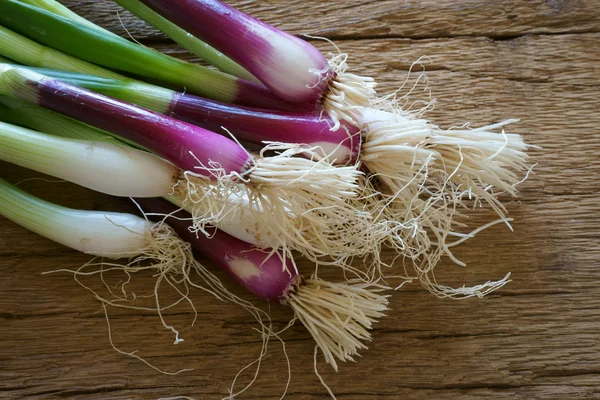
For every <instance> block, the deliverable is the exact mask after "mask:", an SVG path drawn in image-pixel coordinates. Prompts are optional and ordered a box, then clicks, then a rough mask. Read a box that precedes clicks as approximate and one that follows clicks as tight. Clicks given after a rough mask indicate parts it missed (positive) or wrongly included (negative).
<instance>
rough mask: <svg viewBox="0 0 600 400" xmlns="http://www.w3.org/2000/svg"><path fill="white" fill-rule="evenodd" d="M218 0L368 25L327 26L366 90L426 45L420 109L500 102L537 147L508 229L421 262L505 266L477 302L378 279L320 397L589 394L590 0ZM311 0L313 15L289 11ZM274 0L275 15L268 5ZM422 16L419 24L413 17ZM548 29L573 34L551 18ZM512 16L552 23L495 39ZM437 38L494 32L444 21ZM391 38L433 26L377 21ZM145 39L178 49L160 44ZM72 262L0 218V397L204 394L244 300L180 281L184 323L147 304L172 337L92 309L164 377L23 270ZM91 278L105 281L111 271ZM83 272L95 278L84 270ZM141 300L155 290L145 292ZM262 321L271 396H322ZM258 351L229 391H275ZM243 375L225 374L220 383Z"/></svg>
mask: <svg viewBox="0 0 600 400" xmlns="http://www.w3.org/2000/svg"><path fill="white" fill-rule="evenodd" d="M66 3H68V4H75V3H80V5H79V6H78V7H76V8H75V9H77V10H78V11H82V13H83V14H84V15H86V16H88V17H91V18H92V19H95V20H97V21H100V22H101V23H102V24H105V25H106V26H109V27H110V28H111V29H113V30H115V31H117V32H120V33H122V34H124V31H119V30H118V29H117V27H118V23H117V22H115V21H116V19H115V17H114V13H113V11H111V10H116V8H115V7H114V5H112V3H110V2H100V1H91V0H87V1H77V2H76V1H75V0H69V1H68V2H66ZM234 4H237V5H241V7H242V8H243V9H245V10H248V11H251V12H253V13H256V14H257V15H258V16H260V17H261V18H264V19H265V20H267V21H269V22H277V23H280V24H281V26H284V27H285V28H286V29H290V30H291V31H292V32H294V33H297V34H299V33H303V32H306V29H307V27H308V26H310V33H318V34H325V35H327V36H329V37H333V38H351V37H352V38H359V37H364V38H367V37H385V38H382V39H378V40H342V41H340V43H339V44H340V47H341V48H342V50H343V51H347V52H348V53H351V54H352V55H353V56H354V58H353V60H361V61H360V62H358V61H357V62H353V63H352V64H351V65H352V66H353V67H355V68H356V70H357V71H358V72H360V73H365V74H371V75H373V76H376V77H377V79H378V81H380V91H381V92H382V93H387V92H389V91H391V90H394V89H395V88H396V87H397V86H398V82H402V81H403V80H404V79H405V76H406V70H407V69H408V68H409V66H410V65H411V64H412V63H413V62H414V61H415V60H417V59H418V58H419V57H421V56H428V57H429V59H430V61H428V63H427V65H426V67H427V70H428V71H429V85H430V88H431V90H432V92H433V95H434V97H435V98H436V99H437V104H436V108H435V110H433V111H432V112H431V113H429V114H428V117H429V118H431V119H432V120H433V121H435V122H436V123H437V124H439V125H440V126H442V127H449V126H453V125H459V124H462V123H464V122H465V121H471V122H473V124H474V125H478V124H487V123H491V122H495V121H498V120H501V119H505V118H510V117H516V118H520V119H521V122H519V123H518V124H515V125H514V126H513V127H512V128H511V129H512V130H513V131H514V132H517V133H520V134H522V135H524V136H525V137H526V139H527V140H528V141H530V142H532V143H535V144H537V145H541V146H542V147H543V149H542V150H540V151H536V152H534V153H533V160H532V161H533V162H537V163H539V164H538V166H537V167H536V169H535V172H536V175H535V176H533V177H532V178H531V179H530V180H529V181H527V182H526V183H525V184H524V185H523V186H522V188H521V196H520V198H519V199H517V201H515V202H514V203H512V204H510V205H509V210H510V213H511V216H512V217H514V218H515V222H514V223H513V227H514V230H515V231H514V233H513V232H510V231H509V230H508V229H506V228H505V227H503V226H495V227H493V228H491V229H489V230H487V231H484V232H482V233H480V234H479V235H478V236H477V237H476V238H474V239H472V240H470V241H468V242H467V243H466V244H465V245H464V246H459V248H457V249H456V255H457V256H458V257H459V258H460V259H462V260H463V261H465V262H466V263H467V264H468V267H467V268H464V269H463V268H460V267H457V266H455V265H453V264H451V263H450V262H448V261H447V260H446V261H444V262H443V263H442V264H441V265H440V266H439V267H438V269H437V272H436V276H437V277H438V279H439V281H440V282H443V283H444V284H451V285H462V284H475V283H479V282H482V281H486V280H488V279H498V278H500V277H502V276H504V275H505V274H506V273H508V272H512V279H513V281H512V282H511V283H510V284H509V285H507V286H506V287H504V288H503V289H502V290H501V291H499V292H497V293H496V294H493V295H491V296H489V297H487V298H485V299H482V300H479V299H471V300H467V301H450V300H439V299H436V298H435V297H433V296H431V295H430V294H428V293H426V292H425V291H424V290H423V289H422V288H420V287H419V285H418V284H416V283H413V284H411V285H406V286H404V287H403V288H402V289H400V290H399V291H397V292H395V293H394V296H393V298H392V300H391V308H392V310H391V311H390V312H389V316H388V317H387V318H385V319H383V320H382V321H381V322H380V323H379V324H377V326H376V329H375V330H374V341H373V342H372V343H371V344H370V349H369V350H368V351H365V352H363V357H361V358H360V359H359V361H358V362H357V363H356V364H344V365H343V366H342V367H341V371H340V372H339V373H337V374H336V373H334V372H333V371H331V370H330V369H329V368H328V367H327V366H326V365H323V363H322V362H321V363H320V364H319V371H320V373H321V374H322V375H323V377H324V379H325V380H326V382H327V383H328V384H329V385H330V386H331V388H332V390H333V391H334V392H335V393H336V395H337V396H338V398H339V399H381V398H392V399H396V398H403V399H423V398H435V399H484V398H494V399H565V398H600V386H599V385H598V378H599V375H600V348H599V346H600V345H599V344H598V343H600V341H599V339H600V337H599V334H598V329H597V321H598V318H599V315H598V310H599V309H600V307H599V304H598V300H597V299H599V298H600V296H599V294H600V293H599V290H600V289H599V288H598V285H597V282H598V280H599V278H600V268H599V267H600V262H599V261H598V260H600V246H599V245H598V239H599V236H600V204H599V202H598V192H599V191H600V183H599V182H600V181H599V180H598V179H597V177H598V176H599V173H600V161H598V157H597V153H598V150H599V149H600V136H599V135H598V133H597V132H598V128H597V127H598V126H600V112H599V111H600V107H599V103H598V98H599V97H600V86H599V85H598V82H600V80H599V79H600V54H599V52H600V43H599V42H600V35H599V34H598V33H593V32H597V31H598V29H597V28H598V14H597V13H595V5H594V4H593V2H591V1H547V2H542V1H533V2H524V1H520V0H515V1H512V2H484V1H483V0H479V1H462V2H460V4H458V3H456V2H429V1H420V2H416V1H406V2H401V3H400V2H397V1H385V0H383V1H379V2H358V1H351V2H342V1H334V2H316V1H312V0H308V1H304V2H300V1H286V2H283V1H281V0H266V1H262V2H258V1H239V2H236V3H234ZM283 4H285V7H281V5H283ZM344 5H345V6H346V8H344ZM313 7H314V9H318V10H319V13H317V14H309V13H307V12H306V10H307V9H312V8H313ZM282 9H283V10H285V12H283V11H278V10H282ZM510 15H512V16H513V17H514V18H509V16H510ZM424 16H427V18H428V20H427V21H433V22H431V24H426V23H425V19H424ZM122 18H123V21H124V22H125V23H126V24H127V26H128V28H130V29H129V30H130V32H132V34H133V36H134V37H137V38H150V39H151V40H156V41H162V37H161V36H159V35H156V34H155V33H154V32H153V31H152V30H148V29H147V28H144V27H142V26H141V25H130V23H131V21H132V20H131V19H129V18H128V17H127V16H126V15H122ZM109 20H110V21H109ZM348 21H351V22H352V24H350V23H348ZM328 26H334V28H329V27H328ZM565 32H592V33H587V34H583V33H578V34H557V33H565ZM532 33H552V35H528V36H522V37H517V38H514V39H509V40H507V37H510V36H519V35H522V34H532ZM457 35H466V36H478V35H483V36H488V37H495V38H503V39H505V40H492V39H490V38H482V37H452V36H457ZM401 36H405V37H414V38H427V37H431V36H434V37H435V38H431V39H419V40H409V39H392V38H391V37H401ZM443 36H451V37H443ZM316 43H317V45H318V46H319V47H320V48H322V49H324V50H330V47H328V45H325V44H323V43H320V42H316ZM155 45H156V47H157V48H159V49H160V50H162V51H166V52H169V53H171V54H174V55H177V56H181V57H188V55H186V54H185V53H184V52H182V51H181V50H178V49H177V48H176V47H174V46H171V45H166V44H160V43H158V44H157V43H155ZM415 77H416V74H412V75H411V79H413V80H414V79H415ZM415 98H422V95H421V97H419V96H417V97H415ZM0 175H1V176H2V177H3V178H5V177H6V178H8V179H10V180H11V182H20V181H23V180H25V179H29V178H32V177H39V176H40V175H38V174H34V173H31V172H27V171H24V170H23V169H21V168H17V167H14V166H10V165H8V164H5V163H0ZM21 186H22V187H23V188H25V189H27V190H30V191H32V192H34V193H36V194H38V195H40V196H42V197H44V198H47V199H49V200H52V201H56V202H59V203H61V204H64V205H67V206H72V207H81V208H87V209H106V210H131V207H130V206H128V205H127V204H125V203H123V202H122V201H120V200H117V199H113V198H110V197H109V196H104V195H99V194H96V193H92V192H90V191H88V190H85V189H82V188H77V187H75V186H73V185H70V184H68V183H53V184H50V183H48V182H43V181H37V180H29V181H26V182H23V183H21ZM492 218H493V216H491V215H490V213H489V212H488V211H487V210H478V211H477V212H474V213H473V214H472V217H471V218H470V219H471V222H470V223H471V225H472V226H477V225H478V224H480V223H483V222H486V221H490V220H491V219H492ZM386 257H391V254H389V253H386ZM87 260H89V258H88V257H87V256H85V255H82V254H77V253H75V252H73V251H71V250H68V249H65V248H63V247H62V246H59V245H56V244H54V243H51V242H50V241H47V240H45V239H42V238H39V237H38V236H36V235H34V234H32V233H29V232H26V231H25V230H23V229H21V228H19V227H17V226H16V225H14V224H12V223H10V222H8V221H6V220H5V219H2V218H0V274H1V276H2V277H3V279H2V280H0V327H1V328H0V397H1V398H7V399H59V398H65V397H67V398H69V399H86V400H87V399H104V398H111V399H147V398H159V397H169V396H178V395H182V396H190V397H192V398H196V399H202V398H207V399H212V398H222V397H223V396H226V394H227V393H228V390H229V385H230V384H231V382H232V380H233V378H234V376H235V375H236V374H237V372H238V371H239V370H240V369H241V368H242V367H243V366H244V365H246V364H247V363H249V362H251V361H252V360H254V359H255V358H256V356H257V355H258V354H259V352H260V338H259V336H258V334H257V333H256V332H254V331H252V330H251V328H252V327H253V326H255V325H254V324H253V323H252V322H251V321H249V319H248V314H247V313H246V312H245V311H243V310H240V309H239V308H237V307H235V306H233V305H230V304H224V303H221V302H219V301H217V300H215V299H213V298H211V297H209V296H207V295H206V294H203V293H201V292H199V291H193V292H192V293H191V297H192V299H193V300H194V302H195V304H196V306H197V308H198V312H199V314H198V321H197V322H196V324H195V325H194V326H193V327H192V326H190V324H191V322H192V319H193V313H192V310H191V307H190V306H189V305H188V304H181V305H179V306H177V307H176V308H175V309H173V310H171V311H169V312H166V313H165V318H166V320H167V321H168V322H169V323H170V324H173V325H174V326H176V327H178V328H180V329H181V333H182V336H183V337H184V339H185V341H184V342H183V343H181V344H179V345H177V346H174V345H172V342H173V335H172V333H170V332H169V331H167V330H166V329H164V327H162V325H161V323H160V321H159V319H158V318H157V317H156V315H155V314H154V313H152V312H140V311H133V310H115V309H110V316H111V326H112V328H113V330H112V332H113V334H114V336H113V339H114V341H115V344H116V345H117V346H118V347H119V348H121V349H123V350H125V351H133V350H139V351H140V353H139V354H140V355H141V356H143V357H145V358H146V359H148V360H149V361H151V362H152V363H153V364H156V365H157V366H159V367H161V368H165V369H168V370H169V371H175V370H177V369H179V368H186V367H190V368H195V371H193V372H188V373H183V374H181V375H177V376H172V377H170V376H164V375H160V374H158V373H157V372H155V371H153V370H151V369H150V368H148V367H147V366H146V365H144V364H142V363H141V362H140V361H138V360H135V359H132V358H129V357H126V356H123V355H119V354H118V353H116V352H114V351H113V350H112V349H111V348H110V344H109V343H108V337H107V330H106V328H107V326H106V321H105V317H104V314H103V311H102V308H101V307H100V304H99V302H98V301H96V300H95V299H94V297H93V296H92V295H91V294H90V293H89V292H87V291H85V290H84V289H82V288H81V287H79V286H78V285H77V284H76V283H75V282H74V281H73V278H72V276H70V275H68V274H52V275H42V273H43V272H45V271H49V270H53V269H58V268H77V267H79V266H80V265H82V264H83V263H85V262H86V261H87ZM302 267H303V268H307V269H308V268H310V265H307V264H304V265H302ZM215 273H216V274H218V275H219V276H221V277H223V275H222V274H220V273H219V272H218V271H216V272H215ZM331 276H332V278H333V276H334V275H333V274H332V275H331ZM135 278H136V279H135V280H134V283H132V286H131V289H132V290H134V291H135V292H136V293H137V294H138V295H141V294H143V293H148V292H149V288H150V290H151V288H152V287H153V282H154V278H153V277H151V276H149V275H139V276H136V277H135ZM223 278H224V277H223ZM107 279H108V281H109V282H110V283H111V284H116V283H117V282H118V281H119V279H120V277H116V276H108V277H107ZM85 282H86V283H89V284H93V285H94V286H93V287H95V288H100V286H99V285H98V281H97V279H86V281H85ZM391 283H394V282H391ZM228 285H229V286H228V287H230V288H231V290H232V291H233V292H234V293H236V294H238V295H240V296H243V297H244V298H247V299H250V300H253V301H255V302H256V304H260V305H263V306H264V303H263V302H261V301H258V300H256V299H252V297H251V296H249V295H247V294H245V293H244V292H243V291H242V290H241V289H240V288H237V287H235V286H234V285H232V284H228ZM161 298H163V299H164V300H165V301H168V300H169V299H173V298H174V297H173V293H171V292H168V291H161ZM143 304H150V303H143ZM271 310H272V318H273V320H274V323H275V325H276V326H283V325H284V324H285V323H286V322H287V320H288V319H289V318H290V317H291V314H290V310H289V309H288V308H287V307H285V306H282V305H278V304H272V305H271ZM282 337H283V338H284V339H285V340H286V350H287V352H288V355H289V356H290V360H291V366H292V369H293V376H292V380H291V384H290V389H289V391H288V396H287V397H286V398H289V399H306V398H315V397H323V398H326V391H325V389H323V388H322V386H321V385H320V382H319V380H318V379H317V378H316V377H315V376H314V371H313V369H312V368H313V367H312V360H313V353H312V351H313V342H312V339H311V338H310V336H309V335H308V333H307V332H306V331H305V330H304V329H303V328H302V327H301V326H298V325H296V326H294V327H293V328H292V329H290V330H289V331H287V332H285V333H284V334H283V335H282ZM269 349H270V351H269V354H268V355H267V358H266V360H265V363H264V364H263V371H262V373H261V374H260V375H259V377H258V379H257V381H256V383H255V385H254V386H253V388H251V389H250V390H249V391H248V392H247V393H244V395H242V396H241V397H240V398H247V399H259V398H263V399H264V398H269V399H271V398H278V397H279V396H280V395H281V394H282V392H283V390H284V387H285V382H286V379H287V364H286V361H285V357H284V356H283V353H282V351H281V346H280V344H279V343H277V342H272V343H270V345H269ZM248 381H249V374H245V375H244V376H243V377H242V379H241V381H240V382H241V383H247V382H248ZM239 387H240V386H238V388H239Z"/></svg>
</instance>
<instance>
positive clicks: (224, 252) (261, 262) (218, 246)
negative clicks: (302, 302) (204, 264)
mask: <svg viewBox="0 0 600 400" xmlns="http://www.w3.org/2000/svg"><path fill="white" fill-rule="evenodd" d="M135 201H136V203H138V204H139V205H140V207H141V208H142V209H143V210H144V212H146V213H155V214H159V215H147V217H148V218H150V219H152V220H155V221H162V220H163V219H164V217H163V215H170V214H172V213H174V212H175V211H177V210H178V208H177V207H176V206H174V205H173V204H171V203H169V202H168V201H167V200H164V199H161V198H144V199H136V200H135ZM173 215H174V216H175V217H169V218H167V219H166V220H165V222H166V223H167V224H168V225H169V226H171V228H173V230H174V231H175V232H176V233H177V234H178V235H179V237H180V238H181V239H183V240H184V241H186V242H188V243H190V244H191V245H192V247H193V248H194V249H195V250H197V251H198V252H200V253H202V254H203V255H204V256H205V257H207V258H208V259H209V260H210V261H212V262H213V263H214V264H215V265H217V266H218V267H219V268H221V269H222V270H223V271H225V272H227V274H229V275H230V276H231V277H232V278H233V279H235V281H236V282H238V283H239V284H240V285H242V286H243V287H245V288H246V289H248V290H249V291H250V292H252V293H253V294H255V295H256V296H259V297H262V298H265V299H268V300H283V299H285V298H286V297H287V295H288V294H289V292H290V291H291V290H293V288H294V285H296V284H297V283H298V281H299V280H300V277H299V275H298V274H297V273H296V272H295V270H294V267H293V266H292V265H291V263H290V262H289V261H287V260H286V266H287V271H286V270H284V264H283V261H282V260H281V259H280V258H279V256H278V255H276V254H275V255H273V256H271V257H269V254H268V251H262V250H258V249H256V247H255V246H253V245H251V244H249V243H246V242H243V241H241V240H239V239H236V238H234V237H233V236H230V235H228V234H227V233H225V232H222V231H220V230H218V229H214V232H211V233H212V234H213V235H212V236H211V238H207V237H206V236H205V235H203V234H202V233H200V234H199V235H196V234H195V233H193V232H191V231H190V230H189V228H190V226H191V222H190V221H189V219H190V218H191V216H190V215H189V214H188V213H187V212H185V211H181V210H180V211H177V212H176V213H174V214H173ZM180 218H185V219H186V220H182V219H180ZM288 271H289V272H288Z"/></svg>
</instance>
